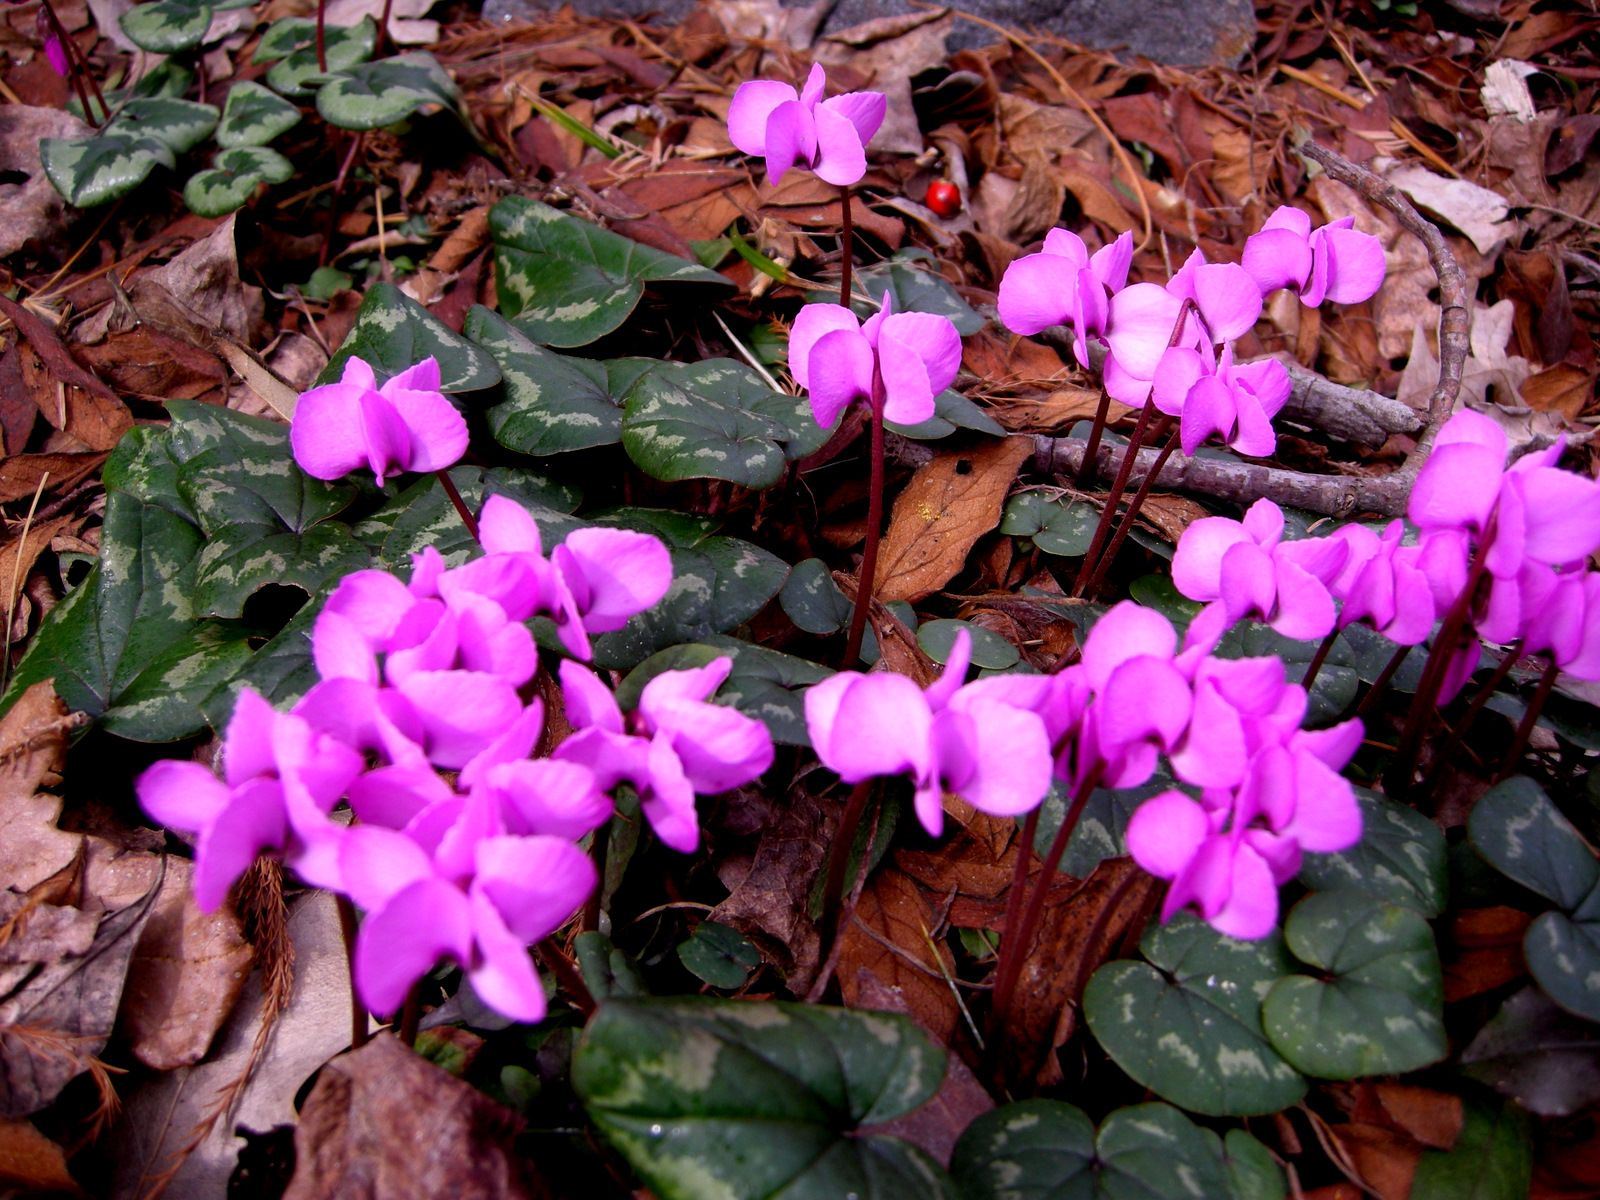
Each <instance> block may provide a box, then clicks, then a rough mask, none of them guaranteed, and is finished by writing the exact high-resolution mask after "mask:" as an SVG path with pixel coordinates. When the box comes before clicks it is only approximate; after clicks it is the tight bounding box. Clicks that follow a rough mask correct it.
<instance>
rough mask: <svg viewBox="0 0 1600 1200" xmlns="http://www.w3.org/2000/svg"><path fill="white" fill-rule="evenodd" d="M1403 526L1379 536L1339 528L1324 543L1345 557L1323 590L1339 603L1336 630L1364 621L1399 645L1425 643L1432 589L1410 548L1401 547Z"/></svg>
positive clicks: (1393, 524)
mask: <svg viewBox="0 0 1600 1200" xmlns="http://www.w3.org/2000/svg"><path fill="white" fill-rule="evenodd" d="M1404 533H1405V523H1404V522H1403V521H1399V520H1396V521H1391V522H1390V523H1389V525H1388V527H1387V528H1386V529H1385V530H1384V531H1383V534H1382V536H1381V537H1380V536H1379V535H1378V534H1376V533H1374V532H1373V531H1372V530H1371V529H1369V528H1368V527H1367V526H1365V525H1341V526H1340V527H1339V528H1338V529H1336V530H1334V531H1333V533H1332V534H1330V535H1329V536H1330V538H1332V539H1334V540H1336V541H1342V542H1344V543H1345V545H1346V546H1348V547H1349V556H1348V557H1347V558H1346V559H1345V564H1344V567H1343V569H1342V570H1340V572H1339V574H1338V575H1337V576H1335V577H1334V578H1333V579H1332V580H1331V581H1330V582H1329V584H1328V590H1329V591H1330V592H1331V593H1332V594H1333V596H1334V598H1335V599H1336V600H1338V601H1339V602H1340V604H1341V607H1340V609H1339V628H1340V629H1343V628H1344V627H1345V626H1347V625H1354V624H1355V623H1356V622H1358V621H1364V622H1366V623H1367V624H1368V625H1370V626H1371V627H1372V628H1373V629H1374V630H1376V631H1377V632H1378V633H1381V634H1383V636H1384V637H1386V638H1388V639H1389V640H1390V641H1391V642H1394V643H1395V644H1396V645H1399V646H1415V645H1417V644H1419V643H1420V642H1422V641H1423V640H1424V639H1425V638H1427V636H1428V634H1429V633H1430V632H1431V631H1432V629H1433V621H1434V617H1435V615H1436V612H1435V607H1434V598H1433V588H1432V586H1431V585H1430V584H1429V582H1428V577H1427V575H1426V573H1425V572H1424V571H1423V569H1422V567H1421V566H1420V565H1419V562H1418V558H1419V555H1418V551H1417V548H1416V547H1408V546H1402V545H1401V544H1400V539H1401V537H1402V536H1403V535H1404Z"/></svg>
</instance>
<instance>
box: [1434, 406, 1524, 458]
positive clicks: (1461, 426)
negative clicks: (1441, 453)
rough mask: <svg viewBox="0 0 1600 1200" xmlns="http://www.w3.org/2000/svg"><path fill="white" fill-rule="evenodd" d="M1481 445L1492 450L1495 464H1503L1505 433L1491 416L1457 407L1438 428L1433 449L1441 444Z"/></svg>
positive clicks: (1441, 445)
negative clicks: (1442, 426) (1437, 435)
mask: <svg viewBox="0 0 1600 1200" xmlns="http://www.w3.org/2000/svg"><path fill="white" fill-rule="evenodd" d="M1457 445H1469V446H1482V447H1483V448H1484V449H1485V450H1489V451H1492V452H1493V454H1494V458H1495V463H1496V466H1497V467H1499V466H1504V465H1505V459H1506V434H1505V430H1503V429H1501V428H1500V426H1499V424H1498V423H1497V422H1496V421H1495V420H1494V419H1493V418H1492V417H1486V416H1484V415H1483V414H1482V413H1480V412H1474V411H1473V410H1472V409H1470V408H1461V409H1457V410H1456V411H1455V413H1453V414H1452V415H1451V417H1450V419H1449V420H1448V421H1446V422H1445V423H1444V428H1442V429H1441V430H1439V437H1438V440H1437V441H1435V442H1434V447H1435V449H1438V448H1440V447H1443V446H1457Z"/></svg>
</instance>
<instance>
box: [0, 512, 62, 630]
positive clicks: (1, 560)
mask: <svg viewBox="0 0 1600 1200" xmlns="http://www.w3.org/2000/svg"><path fill="white" fill-rule="evenodd" d="M76 524H78V519H77V518H75V517H72V516H64V517H52V518H50V519H49V520H48V521H38V522H34V523H33V524H31V525H29V526H28V533H27V536H26V537H23V536H21V535H20V534H19V535H18V536H17V537H16V538H14V539H13V540H12V541H9V542H7V543H6V544H5V545H4V546H3V547H0V588H3V589H4V590H5V594H4V598H3V600H0V606H3V607H4V608H5V609H6V610H7V611H9V610H10V609H11V607H12V606H14V605H15V604H16V602H17V597H18V596H20V595H21V594H22V586H23V584H25V583H27V581H28V572H29V571H31V570H33V564H34V561H35V560H36V559H38V557H39V555H41V554H42V553H44V551H45V549H46V548H47V547H48V546H49V545H50V540H51V539H52V538H54V537H55V536H56V535H57V534H58V533H60V532H61V531H62V530H64V529H66V528H67V527H68V526H73V525H76ZM13 581H15V585H16V586H14V587H13V586H12V584H13Z"/></svg>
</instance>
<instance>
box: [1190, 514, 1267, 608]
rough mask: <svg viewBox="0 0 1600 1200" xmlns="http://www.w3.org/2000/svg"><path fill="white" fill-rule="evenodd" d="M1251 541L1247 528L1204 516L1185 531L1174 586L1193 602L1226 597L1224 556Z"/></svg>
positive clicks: (1228, 521) (1232, 522)
mask: <svg viewBox="0 0 1600 1200" xmlns="http://www.w3.org/2000/svg"><path fill="white" fill-rule="evenodd" d="M1249 540H1250V535H1249V534H1248V533H1247V532H1246V531H1245V528H1244V526H1243V525H1241V524H1240V523H1239V522H1238V521H1234V520H1231V519H1229V518H1228V517H1201V518H1200V519H1199V520H1198V521H1196V522H1195V523H1194V524H1193V525H1190V526H1189V528H1187V529H1185V530H1184V531H1183V536H1182V537H1180V538H1179V539H1178V549H1177V551H1176V553H1174V554H1173V556H1172V584H1173V586H1174V587H1176V588H1177V589H1178V591H1180V592H1182V593H1183V594H1184V595H1185V596H1187V597H1188V598H1189V599H1191V600H1201V601H1205V600H1215V599H1217V597H1219V596H1220V595H1221V594H1222V591H1221V588H1222V557H1223V555H1225V554H1226V553H1227V552H1228V551H1229V550H1231V549H1233V547H1235V546H1237V545H1239V543H1241V542H1247V541H1249Z"/></svg>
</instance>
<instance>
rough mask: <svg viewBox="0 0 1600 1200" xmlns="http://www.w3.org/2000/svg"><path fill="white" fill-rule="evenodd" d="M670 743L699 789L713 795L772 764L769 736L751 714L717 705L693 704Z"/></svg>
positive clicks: (742, 781) (692, 781)
mask: <svg viewBox="0 0 1600 1200" xmlns="http://www.w3.org/2000/svg"><path fill="white" fill-rule="evenodd" d="M685 709H686V710H687V709H688V706H685ZM684 716H685V718H690V717H692V724H689V723H688V721H687V720H685V721H682V722H678V723H677V724H678V728H677V729H676V730H675V731H673V734H672V744H673V749H674V750H675V751H676V752H677V755H678V758H679V760H680V761H681V762H682V764H683V772H684V775H685V776H686V777H687V778H688V780H689V782H690V783H691V784H693V785H694V788H695V790H696V791H698V792H703V793H705V794H707V795H714V794H716V793H718V792H725V791H727V790H728V789H729V788H735V787H739V786H741V785H742V784H746V783H749V782H750V781H751V780H753V779H756V778H758V777H760V776H761V775H762V774H763V773H764V772H765V771H766V769H767V768H768V767H770V766H771V765H772V755H773V750H772V735H771V734H770V733H768V732H767V727H766V726H765V725H763V724H762V723H761V722H760V721H757V720H756V719H755V718H754V717H747V716H745V715H744V714H743V713H741V712H739V711H737V710H736V709H732V708H727V707H725V706H723V705H720V704H696V705H694V706H693V711H692V713H691V712H688V711H685V713H684Z"/></svg>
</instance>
